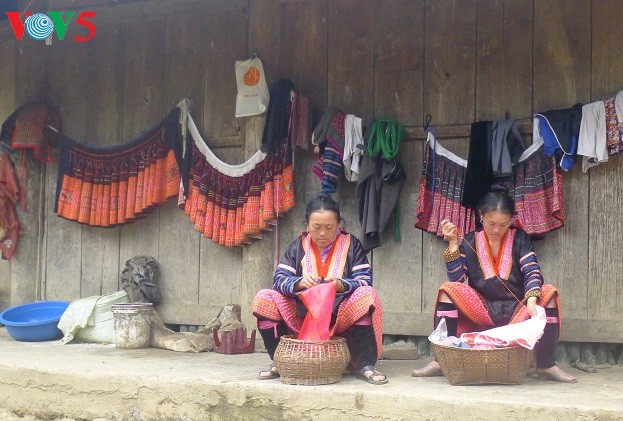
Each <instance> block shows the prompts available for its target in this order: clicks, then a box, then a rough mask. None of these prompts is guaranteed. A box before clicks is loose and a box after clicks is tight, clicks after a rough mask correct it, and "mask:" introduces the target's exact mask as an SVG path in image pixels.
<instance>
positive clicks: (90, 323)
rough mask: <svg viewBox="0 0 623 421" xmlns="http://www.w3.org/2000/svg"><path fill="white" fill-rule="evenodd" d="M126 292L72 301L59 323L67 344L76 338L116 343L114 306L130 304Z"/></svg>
mask: <svg viewBox="0 0 623 421" xmlns="http://www.w3.org/2000/svg"><path fill="white" fill-rule="evenodd" d="M129 302H131V301H130V298H129V297H128V293H127V292H125V291H117V292H114V293H112V294H108V295H101V296H100V295H95V296H92V297H85V298H80V299H78V300H75V301H72V302H71V303H70V304H69V306H68V307H67V310H65V312H64V313H63V315H62V316H61V319H60V320H59V322H58V328H59V329H60V330H61V331H62V332H63V334H64V336H63V339H61V342H62V343H64V344H66V343H68V342H71V341H72V340H73V339H74V338H75V339H76V340H77V341H79V342H94V343H105V344H112V343H115V324H114V318H113V312H112V306H113V304H125V303H129Z"/></svg>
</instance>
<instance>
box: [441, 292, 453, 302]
mask: <svg viewBox="0 0 623 421" xmlns="http://www.w3.org/2000/svg"><path fill="white" fill-rule="evenodd" d="M437 301H439V302H440V303H451V302H452V300H451V299H450V297H449V296H448V294H446V293H445V292H443V291H439V298H438V300H437Z"/></svg>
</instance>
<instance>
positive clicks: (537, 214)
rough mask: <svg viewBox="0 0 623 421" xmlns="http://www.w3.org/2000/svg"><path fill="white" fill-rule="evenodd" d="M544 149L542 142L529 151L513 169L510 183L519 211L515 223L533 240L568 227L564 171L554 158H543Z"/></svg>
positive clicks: (527, 150) (516, 207) (536, 143)
mask: <svg viewBox="0 0 623 421" xmlns="http://www.w3.org/2000/svg"><path fill="white" fill-rule="evenodd" d="M542 150H543V140H542V139H541V140H540V141H537V142H535V143H534V144H532V146H530V147H529V148H528V149H526V151H525V152H524V153H523V154H522V155H521V157H520V158H519V161H518V162H517V164H515V166H514V167H513V177H512V179H511V182H510V191H509V193H510V194H511V196H513V197H514V198H515V211H516V212H517V216H516V217H515V221H514V224H515V225H516V226H517V227H518V228H522V229H523V230H524V231H526V232H527V233H528V235H530V237H532V238H538V237H541V236H543V235H544V234H546V233H548V232H550V231H554V230H556V229H558V228H562V227H563V226H564V225H565V214H564V209H565V203H564V197H563V192H564V188H563V184H562V172H561V170H559V169H557V168H556V162H555V158H554V157H546V156H544V155H543V154H542Z"/></svg>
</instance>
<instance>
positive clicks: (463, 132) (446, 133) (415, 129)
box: [404, 119, 532, 141]
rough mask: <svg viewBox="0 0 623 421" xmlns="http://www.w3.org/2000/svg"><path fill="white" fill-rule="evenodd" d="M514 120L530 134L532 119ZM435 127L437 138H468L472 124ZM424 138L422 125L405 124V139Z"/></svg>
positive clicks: (524, 133)
mask: <svg viewBox="0 0 623 421" xmlns="http://www.w3.org/2000/svg"><path fill="white" fill-rule="evenodd" d="M522 120H523V119H522ZM516 122H517V126H518V127H519V131H520V132H521V134H522V135H524V136H532V119H530V121H526V122H522V121H517V120H516ZM435 127H436V130H437V134H436V136H435V137H436V138H437V139H469V137H470V134H471V127H472V125H471V123H470V124H458V125H447V126H435ZM426 139H427V132H426V131H425V130H424V127H423V126H405V139H404V140H405V141H408V140H426Z"/></svg>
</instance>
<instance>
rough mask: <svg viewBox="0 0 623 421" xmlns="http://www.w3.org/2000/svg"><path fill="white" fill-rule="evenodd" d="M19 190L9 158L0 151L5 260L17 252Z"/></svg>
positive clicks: (0, 239)
mask: <svg viewBox="0 0 623 421" xmlns="http://www.w3.org/2000/svg"><path fill="white" fill-rule="evenodd" d="M18 200H19V188H18V186H17V179H16V178H15V173H14V172H13V164H12V163H11V160H10V159H9V156H8V155H7V154H6V153H4V152H2V151H0V251H1V252H2V258H3V259H7V260H9V259H11V258H12V257H13V256H14V255H15V252H16V251H17V241H18V239H19V236H20V235H21V232H22V230H21V227H20V224H19V220H18V218H17V210H16V209H15V206H16V205H17V202H18Z"/></svg>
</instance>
